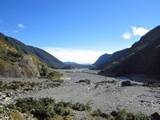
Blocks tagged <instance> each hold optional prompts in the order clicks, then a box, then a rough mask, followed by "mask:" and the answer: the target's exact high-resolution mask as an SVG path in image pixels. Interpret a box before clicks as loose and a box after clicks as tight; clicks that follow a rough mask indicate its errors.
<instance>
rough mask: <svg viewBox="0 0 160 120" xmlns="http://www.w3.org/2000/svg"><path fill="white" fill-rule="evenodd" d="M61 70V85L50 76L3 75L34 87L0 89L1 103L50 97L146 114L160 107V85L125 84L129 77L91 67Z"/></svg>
mask: <svg viewBox="0 0 160 120" xmlns="http://www.w3.org/2000/svg"><path fill="white" fill-rule="evenodd" d="M59 71H60V72H61V73H62V74H63V78H62V79H64V82H63V83H61V84H60V85H59V84H58V85H57V84H56V85H55V83H54V84H53V82H51V81H50V80H47V79H34V78H33V79H25V78H23V79H21V78H19V79H14V78H1V79H0V81H3V82H6V83H8V84H10V83H11V82H12V81H21V82H25V85H26V84H27V85H29V86H31V87H30V89H23V88H25V87H26V86H25V85H24V86H23V85H22V87H20V88H19V87H18V88H17V89H4V90H3V89H1V90H0V91H1V92H0V104H8V103H12V102H14V100H15V99H17V98H23V97H33V98H42V97H49V98H53V99H55V100H56V101H65V102H67V101H72V102H73V103H75V102H79V103H85V104H86V103H89V104H90V105H91V107H92V108H93V110H96V109H101V110H102V111H104V112H111V111H114V110H119V109H123V108H126V109H128V110H129V111H130V112H139V111H141V112H143V113H145V114H152V113H154V112H158V111H160V87H147V86H143V83H140V82H132V83H133V84H132V85H129V86H123V87H122V86H121V82H123V81H126V80H128V79H124V78H112V77H104V76H100V75H97V74H96V71H90V70H59ZM29 82H34V84H30V83H29ZM51 84H52V85H51ZM84 114H85V113H83V112H80V113H77V116H81V117H83V115H84Z"/></svg>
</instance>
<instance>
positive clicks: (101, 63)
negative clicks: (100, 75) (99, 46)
mask: <svg viewBox="0 0 160 120" xmlns="http://www.w3.org/2000/svg"><path fill="white" fill-rule="evenodd" d="M110 57H111V54H104V55H101V56H100V57H99V58H98V60H97V61H96V62H95V63H94V64H93V65H94V66H95V67H96V69H103V68H104V67H105V66H106V64H107V63H108V60H109V59H110Z"/></svg>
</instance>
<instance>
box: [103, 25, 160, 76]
mask: <svg viewBox="0 0 160 120" xmlns="http://www.w3.org/2000/svg"><path fill="white" fill-rule="evenodd" d="M100 74H102V75H109V76H122V75H128V74H143V75H148V76H152V75H160V26H158V27H156V28H154V29H153V30H151V31H150V32H148V33H147V34H146V35H144V36H143V37H142V38H141V39H140V41H138V42H136V43H135V44H133V45H132V47H131V48H127V49H125V50H122V51H118V52H116V53H114V54H113V55H112V56H111V57H110V60H109V62H107V64H106V65H105V68H104V69H103V70H102V71H101V72H100Z"/></svg>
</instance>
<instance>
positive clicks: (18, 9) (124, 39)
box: [0, 0, 160, 63]
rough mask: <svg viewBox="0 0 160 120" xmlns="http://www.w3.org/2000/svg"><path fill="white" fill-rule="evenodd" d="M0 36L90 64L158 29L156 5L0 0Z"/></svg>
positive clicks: (139, 0)
mask: <svg viewBox="0 0 160 120" xmlns="http://www.w3.org/2000/svg"><path fill="white" fill-rule="evenodd" d="M0 2H1V4H0V11H1V15H0V32H3V33H5V34H7V35H10V36H12V37H15V38H17V39H19V40H21V41H22V42H24V43H26V44H29V45H33V46H37V47H40V48H43V49H45V50H46V51H48V52H50V53H51V54H53V55H54V56H56V57H57V58H59V59H60V60H62V61H75V62H78V63H93V62H94V61H95V60H96V59H97V57H98V56H99V55H101V54H103V53H106V52H107V53H112V52H115V51H117V50H120V49H124V48H126V47H129V46H131V45H132V44H133V43H134V42H135V41H137V40H139V38H140V37H141V36H142V35H144V34H145V33H146V32H148V30H150V29H152V28H154V27H156V26H157V25H159V21H160V15H159V11H160V7H159V5H160V1H159V0H1V1H0Z"/></svg>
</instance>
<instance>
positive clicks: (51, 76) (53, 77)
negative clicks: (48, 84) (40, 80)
mask: <svg viewBox="0 0 160 120" xmlns="http://www.w3.org/2000/svg"><path fill="white" fill-rule="evenodd" d="M62 76H63V75H62V74H61V73H59V72H57V71H52V72H50V73H49V74H48V76H47V78H48V79H50V80H52V81H55V82H56V81H57V82H60V81H61V82H63V80H61V77H62Z"/></svg>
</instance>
